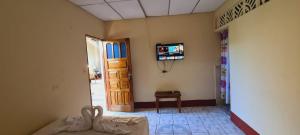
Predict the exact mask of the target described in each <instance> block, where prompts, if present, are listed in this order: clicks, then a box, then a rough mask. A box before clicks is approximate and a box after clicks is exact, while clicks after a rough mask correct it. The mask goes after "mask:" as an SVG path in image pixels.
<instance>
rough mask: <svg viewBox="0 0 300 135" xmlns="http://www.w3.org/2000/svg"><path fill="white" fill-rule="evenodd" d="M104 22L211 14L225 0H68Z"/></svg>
mask: <svg viewBox="0 0 300 135" xmlns="http://www.w3.org/2000/svg"><path fill="white" fill-rule="evenodd" d="M70 1H71V2H72V3H74V4H76V5H78V6H80V7H81V8H83V9H84V10H86V11H87V12H89V13H91V14H93V15H94V16H96V17H98V18H99V19H101V20H104V21H112V20H123V19H135V18H146V17H149V16H167V15H180V14H193V13H202V12H211V11H214V10H216V9H217V8H218V7H219V6H221V5H222V4H223V2H224V1H225V0H70Z"/></svg>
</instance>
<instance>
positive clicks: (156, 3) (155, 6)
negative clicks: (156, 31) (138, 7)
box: [141, 0, 169, 16]
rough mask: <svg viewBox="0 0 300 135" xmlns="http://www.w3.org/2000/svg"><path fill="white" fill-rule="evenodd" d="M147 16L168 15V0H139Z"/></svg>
mask: <svg viewBox="0 0 300 135" xmlns="http://www.w3.org/2000/svg"><path fill="white" fill-rule="evenodd" d="M141 3H142V5H143V7H144V9H145V12H146V14H147V16H165V15H168V10H169V0H141Z"/></svg>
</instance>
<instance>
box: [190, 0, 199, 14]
mask: <svg viewBox="0 0 300 135" xmlns="http://www.w3.org/2000/svg"><path fill="white" fill-rule="evenodd" d="M200 1H201V0H198V2H197V3H196V5H195V6H194V8H193V10H192V12H191V14H192V13H194V12H195V9H196V7H197V6H198V4H199V3H200Z"/></svg>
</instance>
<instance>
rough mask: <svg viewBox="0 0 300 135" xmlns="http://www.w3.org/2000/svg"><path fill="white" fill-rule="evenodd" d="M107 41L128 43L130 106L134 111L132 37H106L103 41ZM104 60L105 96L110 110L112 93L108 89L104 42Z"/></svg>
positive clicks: (104, 46)
mask: <svg viewBox="0 0 300 135" xmlns="http://www.w3.org/2000/svg"><path fill="white" fill-rule="evenodd" d="M105 41H111V42H119V43H121V42H124V41H125V43H126V46H127V47H128V49H126V53H127V60H128V74H131V76H130V78H129V83H130V89H129V91H130V101H131V103H130V106H131V107H132V108H131V110H133V111H134V98H133V80H132V65H131V49H130V39H129V38H123V39H104V40H102V42H105ZM102 47H103V61H104V72H105V75H104V76H105V77H104V81H105V97H106V105H107V110H110V108H111V104H110V103H111V101H110V98H109V97H110V95H108V94H109V89H108V86H107V85H108V72H107V67H108V65H107V53H106V45H105V44H103V45H102Z"/></svg>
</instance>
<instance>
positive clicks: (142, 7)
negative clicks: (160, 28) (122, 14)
mask: <svg viewBox="0 0 300 135" xmlns="http://www.w3.org/2000/svg"><path fill="white" fill-rule="evenodd" d="M137 1H138V3H139V5H140V7H141V9H142V11H143V13H144V15H145V17H147V13H146V11H145V8H144V6H143V5H142V3H141V0H137Z"/></svg>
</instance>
